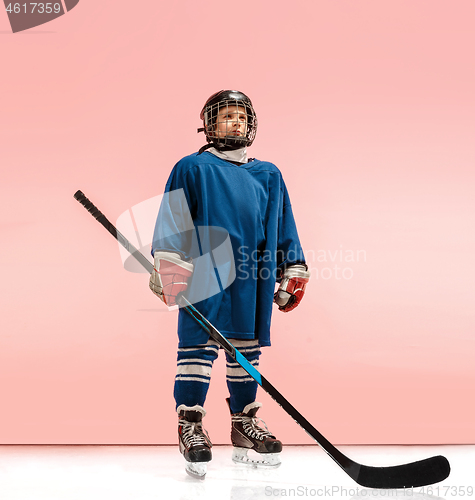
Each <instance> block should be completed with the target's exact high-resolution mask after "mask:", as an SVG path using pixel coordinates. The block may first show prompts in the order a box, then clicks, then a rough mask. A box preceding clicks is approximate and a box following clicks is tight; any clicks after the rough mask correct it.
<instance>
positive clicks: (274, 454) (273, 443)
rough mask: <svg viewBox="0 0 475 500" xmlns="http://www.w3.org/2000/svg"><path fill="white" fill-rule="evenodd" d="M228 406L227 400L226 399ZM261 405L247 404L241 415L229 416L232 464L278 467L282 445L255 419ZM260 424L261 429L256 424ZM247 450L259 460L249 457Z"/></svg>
mask: <svg viewBox="0 0 475 500" xmlns="http://www.w3.org/2000/svg"><path fill="white" fill-rule="evenodd" d="M226 401H227V403H228V406H229V398H228V399H226ZM261 406H262V404H261V403H257V402H254V403H250V404H248V405H247V406H246V407H245V408H244V410H243V411H242V413H234V414H231V441H232V443H233V456H232V460H233V462H236V463H240V464H247V465H253V466H255V467H258V466H264V467H278V466H279V465H280V463H281V462H280V452H281V451H282V443H281V442H280V441H279V440H278V439H276V438H275V436H273V435H272V434H271V433H270V432H269V429H268V428H267V425H266V424H265V422H264V421H263V420H261V419H260V418H257V417H256V413H257V410H258V409H259V408H260V407H261ZM259 423H262V424H263V425H264V427H265V429H263V428H262V427H260V426H259V425H258V424H259ZM249 450H254V451H255V452H257V453H258V454H259V455H260V456H261V460H258V459H254V458H252V457H249V456H248V455H247V454H248V452H249Z"/></svg>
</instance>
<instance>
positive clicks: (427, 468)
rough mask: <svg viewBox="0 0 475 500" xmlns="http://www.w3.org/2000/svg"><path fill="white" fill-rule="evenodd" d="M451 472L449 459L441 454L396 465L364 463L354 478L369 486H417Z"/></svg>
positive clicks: (434, 480)
mask: <svg viewBox="0 0 475 500" xmlns="http://www.w3.org/2000/svg"><path fill="white" fill-rule="evenodd" d="M449 474H450V464H449V461H448V460H447V459H446V458H445V457H443V456H441V455H439V456H436V457H431V458H426V459H425V460H420V461H418V462H412V463H410V464H404V465H396V466H394V467H369V466H367V465H362V466H361V468H360V470H359V473H358V474H357V476H356V477H353V479H354V480H355V481H356V482H357V483H358V484H360V485H361V486H365V487H367V488H411V487H413V488H416V487H418V486H427V485H429V484H434V483H438V482H440V481H443V480H444V479H446V478H447V477H448V476H449Z"/></svg>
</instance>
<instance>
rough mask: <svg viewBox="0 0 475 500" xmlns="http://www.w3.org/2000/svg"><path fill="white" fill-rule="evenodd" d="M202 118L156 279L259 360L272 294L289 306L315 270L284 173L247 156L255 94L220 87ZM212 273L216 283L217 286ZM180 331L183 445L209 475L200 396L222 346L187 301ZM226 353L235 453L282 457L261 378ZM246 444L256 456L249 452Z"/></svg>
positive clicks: (172, 189) (191, 461)
mask: <svg viewBox="0 0 475 500" xmlns="http://www.w3.org/2000/svg"><path fill="white" fill-rule="evenodd" d="M200 118H201V119H202V120H203V128H201V129H198V132H200V131H203V132H204V133H205V135H206V139H207V143H208V144H207V145H206V146H203V147H202V148H201V149H200V151H199V152H198V153H193V154H191V155H189V156H186V157H185V158H183V159H182V160H180V161H179V162H178V163H177V164H176V165H175V167H174V168H173V170H172V172H171V175H170V177H169V179H168V182H167V184H166V188H165V192H166V194H167V195H168V196H166V197H164V201H163V202H162V205H161V208H160V213H159V216H158V218H157V223H156V227H155V232H154V236H153V243H152V255H153V257H154V271H153V273H152V275H151V278H150V288H151V290H152V291H153V292H154V293H155V294H156V295H158V296H159V297H160V298H161V299H162V300H163V301H164V302H165V303H166V304H167V305H168V306H173V305H175V304H176V300H177V295H178V294H179V293H181V292H183V293H186V296H187V298H188V300H190V301H191V302H194V303H195V307H196V308H197V309H199V310H200V312H201V313H202V314H203V315H204V316H205V317H207V318H208V319H209V321H210V322H211V323H212V324H213V325H214V326H215V327H216V328H217V329H218V330H220V331H221V333H222V334H223V335H224V336H225V337H227V338H229V339H231V342H232V343H233V345H234V346H235V347H236V348H237V349H238V350H239V351H240V352H241V353H242V354H243V355H244V356H245V357H246V358H247V360H248V361H249V362H250V363H251V364H252V365H253V366H255V367H257V366H258V363H259V356H260V353H261V350H260V349H261V347H263V346H269V345H270V322H271V313H272V304H273V302H276V304H277V306H278V308H279V310H280V311H283V312H288V311H291V310H293V309H294V308H295V307H297V306H298V304H299V303H300V301H301V299H302V296H303V294H304V291H305V286H306V284H307V282H308V280H309V277H310V275H309V273H308V271H307V266H306V264H305V258H304V255H303V252H302V248H301V246H300V242H299V238H298V234H297V229H296V225H295V222H294V218H293V214H292V208H291V205H290V199H289V196H288V193H287V189H286V186H285V183H284V181H283V178H282V174H281V173H280V171H279V170H278V169H277V167H276V166H275V165H273V164H272V163H269V162H264V161H260V160H257V159H255V158H248V156H247V147H248V146H250V145H251V144H252V142H253V141H254V138H255V135H256V130H257V117H256V114H255V111H254V108H253V105H252V103H251V100H250V99H249V98H248V97H247V96H246V95H245V94H243V93H242V92H239V91H235V90H222V91H220V92H217V93H216V94H213V95H212V96H211V97H210V98H209V99H208V100H207V101H206V103H205V105H204V107H203V109H202V111H201V115H200ZM175 193H181V195H182V196H181V197H180V195H179V194H177V196H176V197H174V194H175ZM183 197H184V199H183ZM220 228H222V230H225V232H226V235H228V236H229V240H230V244H231V247H232V255H233V256H234V262H233V263H232V264H233V265H232V266H231V268H232V270H231V271H230V266H229V265H228V263H225V264H224V266H223V265H221V267H220V264H219V263H217V262H216V259H215V260H213V259H212V258H210V255H213V249H214V247H216V245H217V243H216V240H219V241H218V243H222V241H223V240H222V239H220V238H219V237H217V234H218V235H219V236H222V232H221V233H219V229H220ZM216 231H218V233H216ZM222 246H223V245H222ZM206 256H208V258H205V257H206ZM221 260H222V259H221ZM210 262H211V264H210ZM224 271H226V272H224ZM233 272H234V274H233ZM226 273H227V274H226ZM226 276H227V278H229V279H228V280H227V278H226ZM223 277H224V278H223ZM276 281H278V282H279V283H280V286H279V288H278V290H277V292H275V283H276ZM213 283H214V285H216V286H218V285H219V288H218V289H216V286H215V288H214V289H213V287H212V284H213ZM185 291H186V292H185ZM178 338H179V343H178V367H177V375H176V378H175V388H174V396H175V400H176V409H177V412H178V419H179V420H178V436H179V447H180V451H181V453H182V454H183V455H184V458H185V460H186V462H187V466H186V470H187V472H188V473H190V474H191V475H195V476H197V477H204V475H205V473H206V464H207V463H208V462H209V461H210V460H211V458H212V454H211V446H212V445H211V441H210V438H209V436H208V434H207V432H206V431H205V430H204V429H203V425H202V419H203V417H204V416H205V414H206V412H205V410H204V408H203V406H204V403H205V399H206V394H207V391H208V386H209V381H210V377H211V368H212V365H213V361H214V360H215V359H216V357H217V355H218V350H219V346H218V345H217V343H216V342H214V341H213V340H212V339H209V337H208V335H207V334H206V332H205V331H204V330H202V329H201V328H200V327H199V326H198V325H197V323H196V322H195V321H194V320H193V319H192V318H190V317H189V316H188V315H187V314H186V313H185V312H184V311H183V310H180V311H179V317H178ZM226 361H227V363H226V382H227V386H228V389H229V395H230V397H229V398H228V399H227V403H228V406H229V410H230V413H231V441H232V444H233V456H232V459H233V461H235V462H238V463H246V464H251V465H263V466H274V467H275V466H278V465H279V464H280V458H279V454H280V452H281V450H282V443H281V442H280V441H279V440H278V439H276V437H275V436H274V435H273V434H272V433H271V432H270V431H269V430H268V429H267V426H266V425H265V423H263V422H262V421H260V422H259V420H258V418H257V417H256V412H257V411H258V409H259V408H260V407H261V404H260V403H258V402H256V401H255V398H256V393H257V383H256V382H255V381H254V379H253V378H251V377H250V376H249V375H248V374H247V373H246V372H245V370H244V369H243V368H241V367H240V365H239V364H238V363H236V362H234V360H233V359H232V358H231V357H230V356H229V355H228V354H226ZM260 423H262V425H263V426H264V427H263V426H262V425H260ZM249 450H254V451H255V452H257V453H258V454H259V455H260V457H259V460H256V459H254V458H252V457H251V456H248V451H249Z"/></svg>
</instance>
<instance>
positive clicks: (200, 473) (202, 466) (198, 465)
mask: <svg viewBox="0 0 475 500" xmlns="http://www.w3.org/2000/svg"><path fill="white" fill-rule="evenodd" d="M185 471H186V473H187V474H188V475H189V476H191V477H194V478H195V479H204V478H205V476H206V472H207V465H206V463H203V462H186V465H185Z"/></svg>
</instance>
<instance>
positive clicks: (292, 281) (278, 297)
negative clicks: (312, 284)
mask: <svg viewBox="0 0 475 500" xmlns="http://www.w3.org/2000/svg"><path fill="white" fill-rule="evenodd" d="M309 279H310V273H309V272H308V271H307V266H305V265H303V264H296V265H294V266H290V267H288V268H287V269H286V270H285V271H284V272H283V274H282V281H281V282H280V286H279V289H278V290H277V292H275V294H274V302H275V303H276V304H277V305H278V306H279V311H282V312H289V311H292V309H295V308H296V307H297V306H298V305H299V304H300V301H301V300H302V297H303V294H304V293H305V286H306V285H307V283H308V280H309Z"/></svg>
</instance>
